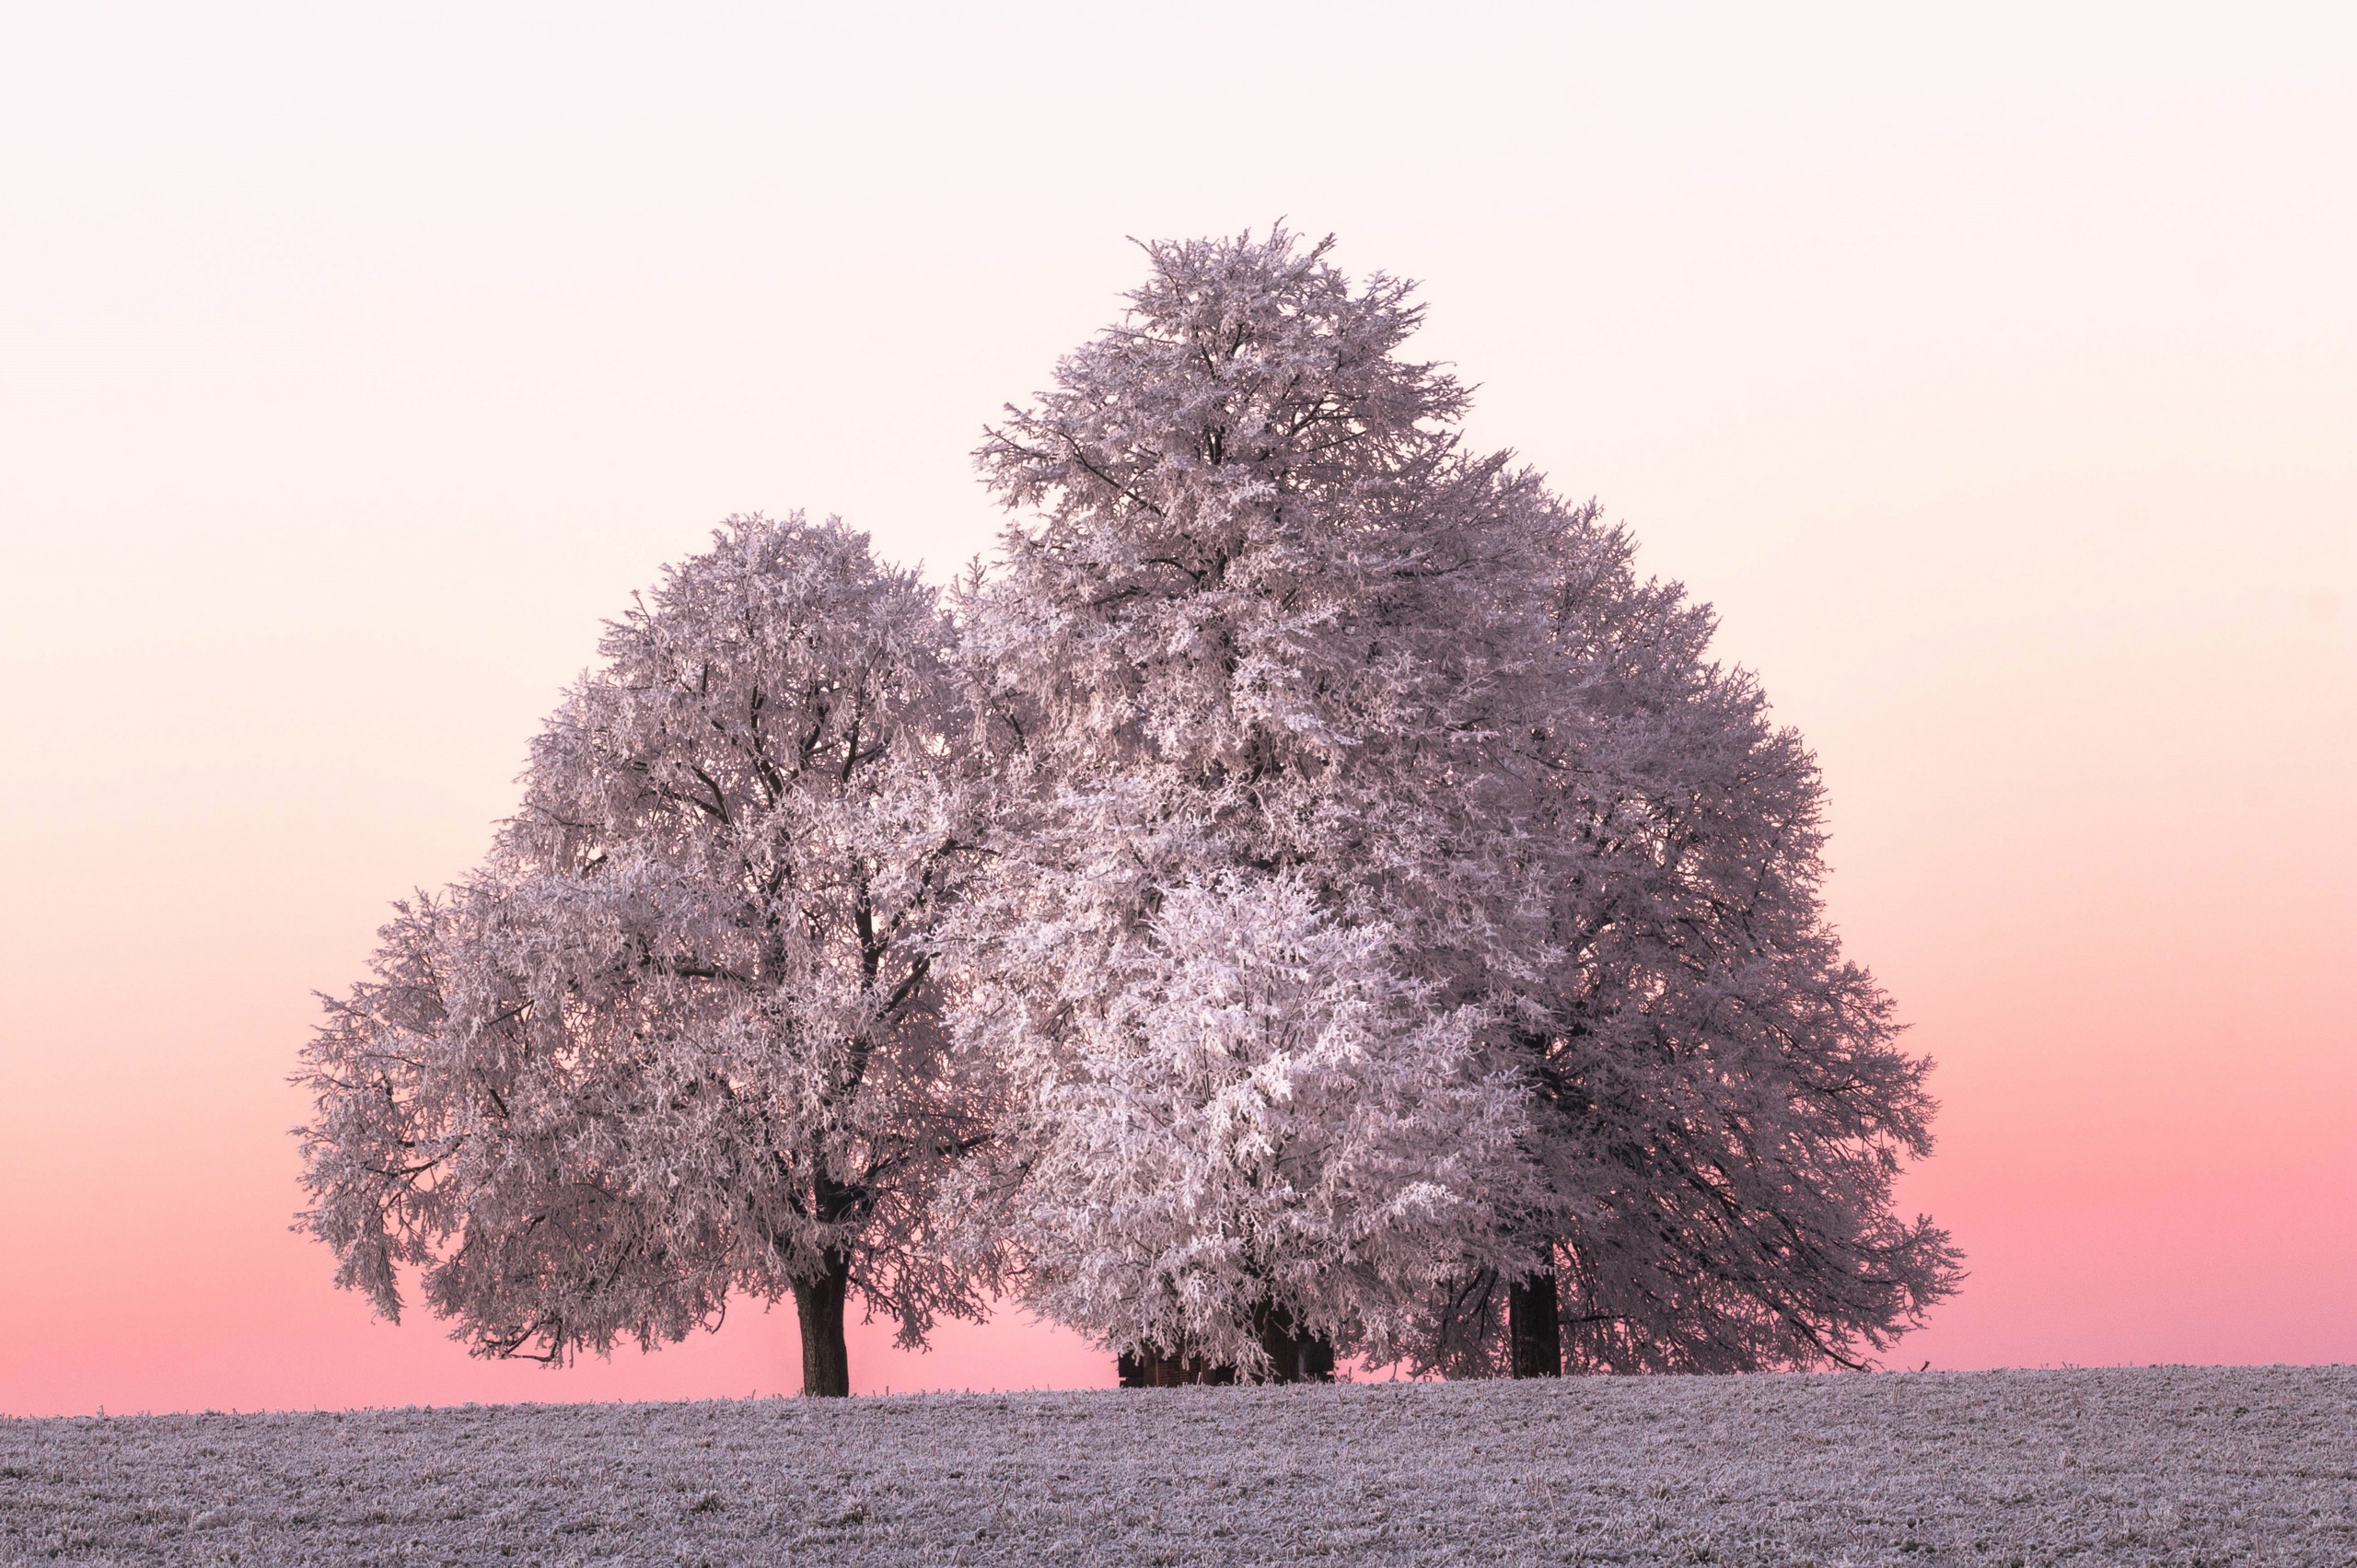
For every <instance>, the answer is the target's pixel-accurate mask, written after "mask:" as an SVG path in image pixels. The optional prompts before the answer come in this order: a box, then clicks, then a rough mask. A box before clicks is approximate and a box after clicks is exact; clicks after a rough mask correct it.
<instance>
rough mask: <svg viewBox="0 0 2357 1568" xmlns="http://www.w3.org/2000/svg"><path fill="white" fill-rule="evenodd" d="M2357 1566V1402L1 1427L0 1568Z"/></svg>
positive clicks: (1725, 1399) (1146, 1408)
mask: <svg viewBox="0 0 2357 1568" xmlns="http://www.w3.org/2000/svg"><path fill="white" fill-rule="evenodd" d="M50 1559H63V1560H65V1561H71V1562H189V1563H211V1562H239V1563H295V1562H322V1563H325V1562H333V1563H372V1562H381V1563H402V1564H424V1563H436V1562H518V1561H521V1562H585V1563H586V1562H663V1563H672V1562H714V1563H735V1562H762V1563H770V1562H778V1563H784V1562H858V1563H877V1564H892V1563H940V1562H969V1563H983V1562H992V1563H1057V1562H1071V1563H1097V1562H1103V1563H1141V1564H1144V1563H1291V1562H1329V1563H1337V1564H1369V1563H1439V1562H1466V1563H1477V1562H1478V1563H1485V1564H1486V1563H1519V1562H1532V1563H1572V1562H1597V1563H1604V1562H1622V1563H1678V1562H1714V1563H1774V1564H1797V1563H1811V1562H1814V1563H1822V1564H1828V1565H1831V1564H1837V1563H1885V1562H1900V1563H1928V1562H1944V1563H2021V1564H2029V1563H2046V1562H2085V1563H2096V1562H2101V1563H2114V1562H2122V1563H2148V1562H2149V1563H2182V1564H2194V1563H2205V1564H2223V1563H2229V1562H2232V1563H2303V1564H2307V1563H2314V1564H2331V1565H2334V1568H2347V1565H2348V1564H2351V1563H2352V1562H2357V1367H2321V1368H2284V1367H2276V1368H2245V1369H2235V1368H2199V1367H2197V1368H2177V1367H2173V1368H2165V1369H2164V1368H2154V1369H2153V1370H2150V1371H2144V1370H2131V1369H2120V1370H2098V1371H2070V1372H1999V1373H1926V1374H1913V1375H1887V1376H1840V1377H1664V1378H1616V1379H1605V1378H1578V1379H1571V1380H1567V1381H1564V1382H1562V1383H1521V1384H1496V1383H1492V1384H1451V1385H1433V1384H1423V1385H1393V1384H1362V1385H1358V1386H1355V1387H1350V1386H1345V1387H1341V1388H1194V1389H1174V1390H1167V1391H1142V1392H1134V1393H1085V1394H1013V1395H1005V1396H998V1395H918V1396H911V1397H905V1398H898V1399H863V1400H851V1401H848V1402H842V1403H820V1402H815V1401H805V1400H749V1401H746V1402H743V1403H714V1404H671V1405H574V1406H538V1407H534V1406H508V1407H467V1408H461V1409H451V1410H431V1411H428V1410H405V1411H353V1412H347V1413H342V1414H336V1413H319V1414H293V1415H192V1416H155V1417H145V1416H141V1417H114V1418H111V1419H87V1420H85V1419H60V1420H47V1421H8V1422H0V1562H17V1561H26V1562H39V1561H46V1560H50Z"/></svg>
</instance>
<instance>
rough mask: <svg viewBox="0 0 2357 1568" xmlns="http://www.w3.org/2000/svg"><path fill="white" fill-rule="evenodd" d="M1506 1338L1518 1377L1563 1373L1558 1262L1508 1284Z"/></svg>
mask: <svg viewBox="0 0 2357 1568" xmlns="http://www.w3.org/2000/svg"><path fill="white" fill-rule="evenodd" d="M1506 1342H1507V1344H1508V1345H1509V1346H1510V1347H1511V1351H1512V1354H1513V1357H1514V1375H1515V1376H1517V1377H1561V1376H1562V1375H1563V1322H1562V1307H1561V1305H1560V1304H1559V1302H1558V1300H1557V1297H1556V1294H1555V1262H1554V1260H1553V1259H1552V1258H1550V1259H1549V1260H1547V1267H1546V1268H1544V1269H1542V1270H1540V1271H1539V1272H1537V1273H1535V1274H1530V1275H1527V1276H1526V1277H1525V1278H1522V1279H1518V1280H1514V1281H1510V1282H1509V1283H1507V1285H1506Z"/></svg>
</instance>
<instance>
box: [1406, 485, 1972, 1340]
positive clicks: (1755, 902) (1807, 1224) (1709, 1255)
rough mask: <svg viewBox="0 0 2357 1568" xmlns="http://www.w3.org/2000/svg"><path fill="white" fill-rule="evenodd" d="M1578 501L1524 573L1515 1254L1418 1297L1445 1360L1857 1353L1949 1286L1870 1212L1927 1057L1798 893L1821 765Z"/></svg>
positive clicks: (1919, 1224) (1909, 1133)
mask: <svg viewBox="0 0 2357 1568" xmlns="http://www.w3.org/2000/svg"><path fill="white" fill-rule="evenodd" d="M1631 553H1632V547H1631V543H1630V541H1629V540H1628V538H1627V536H1626V534H1625V533H1623V532H1622V531H1621V530H1620V529H1619V528H1611V527H1608V526H1606V525H1604V524H1603V523H1602V522H1601V520H1600V519H1599V518H1598V517H1597V515H1596V510H1595V509H1594V508H1593V507H1589V508H1586V509H1584V510H1583V511H1581V512H1579V513H1578V514H1576V515H1574V516H1573V517H1572V518H1571V519H1570V526H1569V527H1567V528H1565V530H1564V532H1563V534H1562V538H1561V540H1560V541H1559V545H1558V549H1557V552H1556V561H1555V563H1554V565H1553V567H1552V569H1551V570H1550V573H1549V574H1548V579H1547V580H1548V582H1549V584H1550V597H1551V598H1552V600H1553V604H1552V608H1551V615H1550V620H1551V622H1552V624H1553V626H1554V628H1555V632H1556V637H1557V647H1558V649H1559V652H1560V655H1561V657H1560V659H1559V660H1558V661H1556V662H1554V663H1553V664H1551V665H1550V666H1541V667H1539V668H1540V670H1541V672H1542V674H1543V677H1544V678H1543V679H1534V680H1532V681H1531V682H1529V683H1528V684H1527V688H1526V692H1525V700H1526V701H1527V703H1529V706H1528V708H1527V710H1526V712H1527V715H1528V716H1527V719H1526V722H1525V723H1524V724H1523V725H1522V726H1518V727H1519V733H1520V736H1521V739H1520V740H1519V742H1518V749H1521V750H1523V751H1524V752H1525V753H1526V754H1527V756H1528V757H1529V758H1530V760H1531V761H1532V763H1533V764H1535V765H1533V766H1529V767H1527V768H1526V769H1525V770H1524V771H1523V776H1524V777H1525V778H1527V780H1529V781H1530V789H1529V793H1528V795H1527V797H1526V799H1525V801H1524V803H1523V804H1522V807H1521V808H1520V810H1519V813H1518V815H1519V819H1520V820H1521V822H1522V823H1523V825H1524V830H1523V832H1522V833H1521V834H1520V835H1519V837H1518V840H1517V849H1516V853H1517V854H1520V855H1523V856H1525V857H1527V861H1528V863H1529V864H1530V865H1533V866H1534V867H1536V868H1538V869H1539V870H1540V872H1541V875H1540V876H1539V877H1538V878H1537V879H1536V880H1537V885H1538V887H1540V888H1541V889H1544V892H1545V900H1544V902H1543V903H1542V904H1540V905H1539V906H1538V910H1539V912H1540V914H1541V916H1542V923H1535V924H1534V926H1533V933H1534V939H1533V941H1532V944H1531V947H1532V950H1533V951H1534V952H1537V953H1542V954H1545V955H1547V957H1548V958H1549V960H1550V961H1549V963H1548V965H1547V966H1546V967H1545V968H1544V969H1543V970H1542V971H1541V972H1540V973H1539V974H1538V976H1537V977H1536V979H1535V981H1525V982H1522V984H1521V987H1520V989H1521V997H1522V1000H1521V1005H1519V1006H1517V1007H1516V1008H1515V1014H1514V1016H1515V1028H1514V1029H1513V1030H1512V1031H1510V1033H1509V1035H1508V1037H1507V1039H1508V1048H1509V1049H1508V1051H1507V1056H1508V1058H1509V1059H1511V1058H1512V1057H1515V1056H1519V1057H1520V1058H1521V1059H1522V1061H1523V1063H1524V1071H1525V1074H1526V1075H1527V1081H1528V1083H1529V1084H1530V1086H1531V1091H1532V1098H1531V1108H1530V1109H1531V1121H1532V1132H1531V1138H1530V1148H1531V1150H1532V1153H1533V1156H1534V1159H1535V1161H1536V1163H1537V1165H1538V1170H1539V1173H1540V1177H1541V1180H1540V1182H1539V1195H1538V1197H1537V1199H1536V1201H1535V1202H1532V1204H1531V1205H1530V1206H1529V1207H1528V1208H1527V1209H1526V1210H1524V1211H1523V1212H1522V1213H1521V1214H1518V1215H1516V1216H1515V1225H1516V1228H1518V1229H1519V1230H1521V1231H1522V1232H1523V1233H1524V1234H1527V1235H1529V1236H1531V1237H1533V1243H1532V1246H1531V1251H1530V1258H1531V1262H1530V1264H1528V1265H1527V1266H1526V1267H1525V1268H1523V1269H1519V1270H1512V1271H1507V1272H1504V1273H1499V1272H1492V1271H1485V1270H1474V1271H1469V1272H1468V1274H1467V1275H1466V1276H1465V1277H1464V1278H1463V1279H1462V1280H1460V1281H1459V1282H1458V1283H1457V1289H1456V1290H1455V1291H1453V1292H1450V1293H1444V1294H1442V1295H1439V1296H1437V1297H1436V1298H1435V1302H1436V1317H1435V1325H1434V1327H1435V1332H1434V1336H1433V1338H1432V1339H1431V1340H1429V1341H1428V1342H1427V1343H1426V1346H1425V1350H1424V1354H1425V1356H1426V1357H1427V1358H1428V1360H1429V1361H1430V1362H1431V1363H1433V1364H1436V1365H1441V1366H1444V1367H1446V1368H1449V1369H1451V1370H1455V1371H1460V1372H1463V1371H1508V1370H1510V1371H1512V1372H1513V1373H1514V1374H1515V1376H1532V1375H1540V1376H1550V1375H1553V1374H1555V1373H1556V1372H1558V1371H1559V1370H1561V1369H1562V1368H1563V1367H1564V1366H1565V1365H1569V1366H1570V1367H1572V1368H1573V1369H1576V1370H1581V1371H1626V1372H1634V1371H1701V1372H1733V1371H1748V1370H1755V1369H1758V1368H1761V1367H1770V1366H1805V1365H1824V1364H1827V1363H1831V1364H1835V1365H1861V1364H1862V1358H1863V1356H1864V1354H1865V1353H1871V1352H1873V1351H1878V1350H1881V1349H1884V1348H1886V1347H1887V1346H1888V1344H1889V1343H1890V1342H1891V1341H1892V1340H1893V1339H1895V1338H1896V1337H1897V1336H1898V1335H1899V1334H1900V1333H1903V1332H1905V1331H1907V1330H1908V1329H1909V1328H1910V1327H1911V1326H1913V1325H1915V1324H1918V1323H1920V1322H1921V1321H1922V1317H1923V1314H1924V1312H1925V1310H1926V1309H1927V1308H1928V1307H1931V1306H1932V1305H1933V1304H1935V1303H1937V1302H1938V1301H1940V1300H1942V1299H1944V1298H1945V1297H1946V1296H1947V1295H1951V1294H1953V1293H1954V1291H1955V1289H1956V1283H1957V1279H1958V1277H1959V1276H1958V1272H1957V1255H1956V1251H1955V1249H1953V1247H1952V1246H1951V1245H1950V1244H1949V1238H1948V1236H1947V1233H1946V1232H1945V1231H1944V1230H1942V1229H1940V1228H1939V1227H1938V1226H1936V1225H1933V1224H1932V1222H1931V1221H1930V1220H1928V1219H1926V1218H1922V1217H1920V1216H1919V1217H1917V1218H1916V1219H1914V1220H1912V1221H1911V1222H1910V1221H1906V1220H1902V1219H1901V1218H1900V1217H1899V1216H1898V1214H1895V1213H1894V1212H1893V1207H1892V1202H1891V1196H1892V1185H1893V1181H1894V1179H1895V1177H1896V1176H1897V1174H1898V1169H1899V1167H1900V1162H1901V1161H1902V1160H1903V1159H1906V1158H1909V1157H1915V1158H1920V1157H1922V1156H1923V1155H1925V1154H1926V1153H1928V1152H1929V1150H1930V1146H1931V1134H1930V1122H1931V1117H1932V1112H1933V1102H1932V1100H1931V1098H1930V1097H1929V1095H1928V1094H1927V1093H1926V1092H1925V1089H1924V1082H1923V1080H1924V1076H1925V1074H1926V1073H1927V1071H1928V1069H1929V1065H1930V1064H1929V1063H1926V1062H1924V1061H1922V1059H1920V1058H1916V1057H1912V1056H1910V1055H1909V1054H1908V1053H1906V1052H1905V1051H1901V1050H1900V1049H1898V1041H1897V1035H1898V1029H1897V1028H1896V1026H1895V1025H1894V1023H1893V1021H1892V1018H1891V1016H1890V1015H1891V1008H1890V1004H1889V1001H1888V999H1887V997H1886V996H1885V995H1884V993H1883V992H1882V991H1881V989H1880V988H1879V987H1878V986H1877V985H1876V984H1875V981H1874V979H1873V977H1872V976H1871V975H1870V974H1868V973H1867V972H1866V971H1865V970H1864V969H1862V968H1860V967H1859V966H1858V965H1857V964H1855V963H1853V962H1852V961H1850V960H1849V959H1848V958H1845V957H1844V955H1843V953H1842V951H1841V947H1840V940H1839V938H1838V937H1837V935H1835V933H1834V932H1833V931H1832V930H1831V928H1830V927H1829V925H1828V923H1827V922H1826V920H1825V916H1824V912H1823V907H1822V903H1821V901H1820V898H1819V894H1818V885H1819V882H1820V880H1821V878H1822V877H1823V872H1824V863H1823V844H1824V838H1825V834H1824V828H1823V822H1822V816H1823V795H1824V792H1823V785H1822V783H1821V781H1820V779H1819V776H1818V773H1817V767H1816V764H1815V761H1814V760H1813V759H1812V758H1811V757H1810V756H1809V754H1808V751H1807V749H1806V748H1805V746H1804V745H1803V743H1802V741H1801V738H1800V737H1799V736H1798V735H1797V734H1795V733H1794V731H1792V730H1791V729H1789V728H1784V727H1780V726H1776V725H1774V724H1772V723H1771V720H1770V716H1769V710H1768V705H1767V701H1766V698H1765V697H1764V695H1763V694H1762V692H1761V691H1760V689H1759V683H1758V682H1757V681H1756V680H1755V679H1753V678H1752V677H1751V676H1750V675H1749V674H1748V673H1747V672H1746V671H1744V670H1742V669H1739V668H1727V667H1724V666H1723V665H1720V664H1719V663H1717V662H1715V661H1714V660H1713V659H1712V658H1711V656H1710V651H1709V645H1710V640H1711V636H1712V633H1713V629H1714V618H1713V614H1712V612H1711V610H1710V609H1709V607H1708V606H1705V605H1699V604H1696V603H1694V602H1692V601H1691V600H1689V598H1687V597H1686V595H1685V591H1684V590H1683V588H1681V587H1679V586H1678V584H1676V583H1664V582H1646V581H1643V580H1640V579H1639V578H1638V577H1637V576H1636V575H1635V573H1634V572H1633V570H1632V566H1631Z"/></svg>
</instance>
